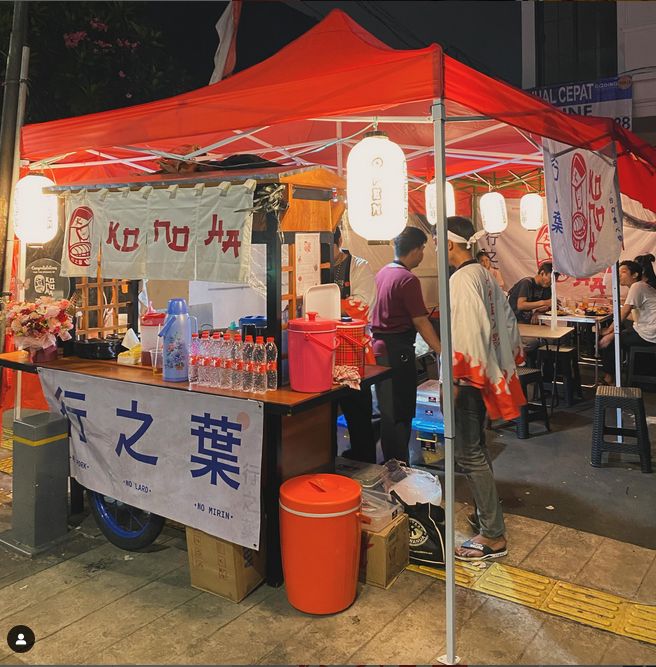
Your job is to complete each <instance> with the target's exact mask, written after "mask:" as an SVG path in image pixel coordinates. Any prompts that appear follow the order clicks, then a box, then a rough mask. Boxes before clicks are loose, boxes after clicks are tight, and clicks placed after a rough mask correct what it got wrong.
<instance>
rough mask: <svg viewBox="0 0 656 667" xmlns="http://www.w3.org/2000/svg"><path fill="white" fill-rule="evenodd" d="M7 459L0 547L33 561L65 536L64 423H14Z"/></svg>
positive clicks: (48, 418) (44, 418) (53, 417)
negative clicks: (10, 471)
mask: <svg viewBox="0 0 656 667" xmlns="http://www.w3.org/2000/svg"><path fill="white" fill-rule="evenodd" d="M13 455H14V478H13V511H12V520H11V526H12V527H11V530H8V531H5V532H4V533H2V534H0V544H3V545H5V546H8V547H9V548H11V549H12V550H14V551H18V552H20V553H22V554H25V555H28V556H35V555H36V554H38V553H41V552H43V551H47V550H48V549H50V548H52V547H53V546H55V544H57V543H58V542H60V541H61V540H62V539H64V538H65V537H66V535H67V533H68V475H69V454H68V421H67V420H66V419H64V418H62V417H61V415H57V414H55V413H49V412H38V413H36V414H33V415H30V416H29V417H24V418H22V419H16V420H15V421H14V451H13Z"/></svg>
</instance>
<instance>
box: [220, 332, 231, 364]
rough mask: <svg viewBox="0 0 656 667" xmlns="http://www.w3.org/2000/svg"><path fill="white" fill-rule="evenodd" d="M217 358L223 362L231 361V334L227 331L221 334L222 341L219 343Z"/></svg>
mask: <svg viewBox="0 0 656 667" xmlns="http://www.w3.org/2000/svg"><path fill="white" fill-rule="evenodd" d="M219 356H220V357H221V358H222V359H223V360H224V361H225V360H226V359H231V360H232V334H231V333H230V332H229V331H226V332H225V333H224V334H223V340H222V342H221V354H220V355H219Z"/></svg>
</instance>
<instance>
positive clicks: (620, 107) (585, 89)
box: [529, 76, 633, 130]
mask: <svg viewBox="0 0 656 667" xmlns="http://www.w3.org/2000/svg"><path fill="white" fill-rule="evenodd" d="M529 92H531V93H532V94H533V95H536V96H537V97H539V98H541V99H543V100H544V101H545V102H549V104H553V105H554V106H556V107H558V108H559V109H560V110H561V111H564V112H565V113H569V114H578V115H580V116H603V117H606V118H613V119H614V120H615V122H616V123H618V124H619V125H621V126H622V127H623V128H625V129H627V130H630V129H631V121H632V117H633V113H632V106H633V87H632V80H631V77H630V76H620V77H617V76H615V77H611V78H608V79H600V80H599V81H593V82H588V83H566V84H562V85H559V86H545V87H543V88H533V89H532V90H531V91H529Z"/></svg>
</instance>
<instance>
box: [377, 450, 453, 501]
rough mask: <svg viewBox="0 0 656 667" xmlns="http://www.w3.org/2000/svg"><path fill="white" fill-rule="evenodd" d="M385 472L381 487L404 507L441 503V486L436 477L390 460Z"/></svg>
mask: <svg viewBox="0 0 656 667" xmlns="http://www.w3.org/2000/svg"><path fill="white" fill-rule="evenodd" d="M385 466H386V468H387V470H386V474H385V476H384V478H383V485H384V487H385V491H387V493H390V494H391V493H392V492H394V493H395V494H396V495H397V496H398V498H399V499H400V500H401V501H402V502H403V504H404V505H416V504H417V503H431V504H432V505H439V504H440V503H441V502H442V485H441V484H440V480H439V478H438V477H437V476H436V475H431V473H429V472H427V471H425V470H418V469H417V468H409V467H408V466H405V465H401V464H400V463H399V462H398V461H395V460H392V461H388V462H387V463H386V464H385Z"/></svg>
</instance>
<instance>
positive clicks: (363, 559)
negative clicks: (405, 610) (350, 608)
mask: <svg viewBox="0 0 656 667" xmlns="http://www.w3.org/2000/svg"><path fill="white" fill-rule="evenodd" d="M409 562H410V543H409V532H408V515H407V514H400V515H399V516H397V517H396V518H395V519H394V520H393V521H392V522H391V523H389V524H387V526H385V528H383V529H382V530H381V531H379V532H377V533H374V532H371V531H368V530H363V531H362V549H361V552H360V581H362V582H364V583H367V584H371V585H372V586H379V587H380V588H389V587H390V586H391V585H392V584H393V583H394V580H395V579H396V578H397V577H398V576H399V574H401V572H403V570H405V568H406V567H407V566H408V564H409Z"/></svg>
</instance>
